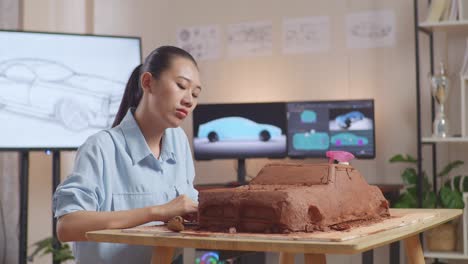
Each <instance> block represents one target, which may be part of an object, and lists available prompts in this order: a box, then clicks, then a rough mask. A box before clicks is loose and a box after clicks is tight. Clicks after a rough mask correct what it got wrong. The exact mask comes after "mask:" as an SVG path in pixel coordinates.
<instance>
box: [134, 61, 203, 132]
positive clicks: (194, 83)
mask: <svg viewBox="0 0 468 264" xmlns="http://www.w3.org/2000/svg"><path fill="white" fill-rule="evenodd" d="M143 75H150V76H151V74H150V73H144V74H143ZM147 79H148V81H147V82H148V84H149V85H147V87H148V88H149V89H145V93H146V94H147V95H148V103H149V104H148V108H149V109H148V110H149V111H150V113H151V116H152V117H154V118H155V120H157V121H156V122H158V123H160V124H161V125H163V126H164V127H178V126H179V125H180V123H182V121H183V120H184V119H185V118H186V117H187V116H188V115H189V114H190V113H191V112H192V111H193V109H194V108H195V106H196V105H197V98H198V96H199V95H200V92H201V84H200V76H199V73H198V69H197V67H196V66H195V64H194V63H193V62H192V61H191V60H189V59H186V58H183V57H175V58H173V59H172V61H171V65H170V67H169V69H167V70H165V71H163V72H162V73H161V75H160V76H159V78H158V79H156V78H153V77H151V78H149V76H147V77H145V76H142V86H143V87H145V84H146V83H145V80H147Z"/></svg>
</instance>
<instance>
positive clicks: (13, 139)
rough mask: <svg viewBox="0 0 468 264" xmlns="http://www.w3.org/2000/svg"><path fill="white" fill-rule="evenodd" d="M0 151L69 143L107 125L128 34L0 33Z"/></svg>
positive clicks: (134, 45) (128, 68)
mask: <svg viewBox="0 0 468 264" xmlns="http://www.w3.org/2000/svg"><path fill="white" fill-rule="evenodd" d="M0 51H2V52H0V124H2V129H0V149H2V150H6V149H13V150H15V149H75V148H77V147H78V146H80V145H81V144H82V143H83V142H84V141H85V140H86V138H88V137H89V136H90V135H92V134H94V133H96V132H97V131H99V130H102V129H105V128H109V127H110V126H111V124H112V121H113V119H114V117H115V115H116V113H117V110H118V107H119V105H120V101H121V99H122V95H123V92H124V90H125V85H126V82H127V80H128V78H129V76H130V74H131V72H132V70H133V69H134V68H135V67H136V66H137V65H138V64H140V63H141V41H140V38H135V37H116V36H95V35H77V34H56V33H45V32H24V31H0Z"/></svg>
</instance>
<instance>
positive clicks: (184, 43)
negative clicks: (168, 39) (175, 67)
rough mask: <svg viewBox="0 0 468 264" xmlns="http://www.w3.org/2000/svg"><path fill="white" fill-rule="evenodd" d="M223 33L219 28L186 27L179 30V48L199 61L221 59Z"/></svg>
mask: <svg viewBox="0 0 468 264" xmlns="http://www.w3.org/2000/svg"><path fill="white" fill-rule="evenodd" d="M220 36H221V33H220V29H219V26H202V27H185V28H179V29H178V30H177V46H179V47H180V48H182V49H184V50H186V51H187V52H189V53H190V54H191V55H192V56H193V57H195V59H197V60H209V59H217V58H219V57H220V53H221V52H220V50H221V37H220Z"/></svg>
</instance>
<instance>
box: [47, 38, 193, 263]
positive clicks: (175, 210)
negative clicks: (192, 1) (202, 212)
mask: <svg viewBox="0 0 468 264" xmlns="http://www.w3.org/2000/svg"><path fill="white" fill-rule="evenodd" d="M200 92H201V85H200V78H199V73H198V68H197V64H196V62H195V60H194V59H193V57H192V56H191V55H190V54H189V53H187V52H186V51H184V50H182V49H179V48H176V47H171V46H163V47H159V48H157V49H156V50H154V51H153V52H152V53H151V54H150V55H148V57H147V58H146V60H145V62H144V64H142V65H140V66H138V67H137V68H136V69H135V70H134V71H133V73H132V75H131V76H130V79H129V81H128V83H127V87H126V89H125V93H124V96H123V99H122V103H121V105H120V109H119V111H118V113H117V116H116V119H115V121H114V124H113V128H111V129H109V130H105V131H101V132H99V133H97V134H95V135H93V136H91V137H90V138H88V139H87V140H86V142H85V143H84V144H83V145H82V146H81V147H80V148H79V150H78V152H77V156H76V160H75V166H74V168H73V171H72V173H71V175H70V176H69V177H68V178H67V179H66V180H65V181H64V182H63V183H62V184H60V185H59V187H58V188H57V190H56V192H55V194H54V212H55V217H57V218H58V222H57V235H58V238H59V240H60V241H64V242H65V241H78V242H76V243H74V255H75V258H76V260H77V261H78V263H149V262H150V259H151V250H152V249H151V248H150V247H144V246H130V245H123V244H111V243H94V242H86V237H85V233H86V232H88V231H93V230H101V229H121V228H129V227H135V226H138V225H141V224H145V223H148V222H152V221H167V220H169V219H171V218H172V217H174V216H177V215H187V214H190V213H194V212H196V211H197V202H196V201H197V196H198V193H197V191H196V190H195V189H194V188H193V179H194V174H195V173H194V166H193V160H192V156H191V151H190V147H189V143H188V140H187V136H186V135H185V134H184V132H183V130H182V129H181V128H179V125H180V123H181V122H182V121H183V120H184V119H185V117H186V116H187V115H188V114H190V113H191V112H192V111H193V109H194V108H195V106H196V104H197V97H198V96H199V94H200Z"/></svg>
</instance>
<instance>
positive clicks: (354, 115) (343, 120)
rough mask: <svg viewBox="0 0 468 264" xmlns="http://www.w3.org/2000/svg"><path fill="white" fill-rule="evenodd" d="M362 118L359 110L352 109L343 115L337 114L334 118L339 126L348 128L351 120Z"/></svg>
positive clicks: (362, 115)
mask: <svg viewBox="0 0 468 264" xmlns="http://www.w3.org/2000/svg"><path fill="white" fill-rule="evenodd" d="M362 119H364V114H363V113H361V112H359V111H352V112H349V113H346V114H344V115H339V116H337V117H336V118H335V121H336V123H337V124H338V126H339V127H341V128H344V129H348V128H349V127H350V126H351V124H352V123H353V122H356V121H359V120H362Z"/></svg>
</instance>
